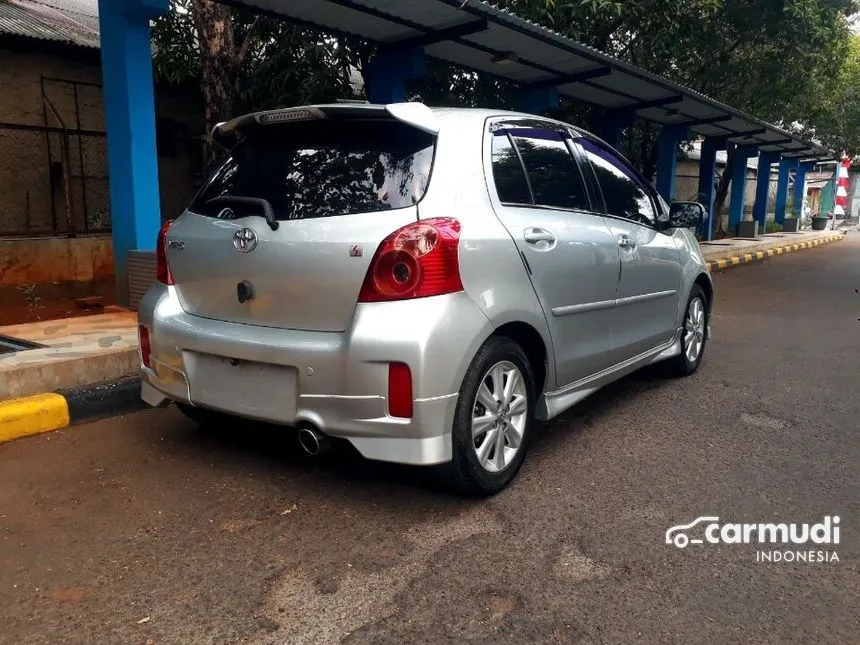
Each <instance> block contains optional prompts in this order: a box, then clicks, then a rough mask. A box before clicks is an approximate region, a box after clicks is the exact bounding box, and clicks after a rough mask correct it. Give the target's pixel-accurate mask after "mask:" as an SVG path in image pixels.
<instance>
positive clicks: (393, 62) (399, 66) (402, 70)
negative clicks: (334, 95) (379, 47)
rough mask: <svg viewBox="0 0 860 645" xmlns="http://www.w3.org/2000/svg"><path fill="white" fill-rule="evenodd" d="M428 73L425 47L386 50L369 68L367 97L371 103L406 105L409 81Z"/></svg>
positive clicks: (376, 57) (375, 58) (377, 56)
mask: <svg viewBox="0 0 860 645" xmlns="http://www.w3.org/2000/svg"><path fill="white" fill-rule="evenodd" d="M426 71H427V65H426V61H425V60H424V49H423V48H421V47H409V48H406V49H396V50H394V49H392V50H386V51H382V52H380V53H379V54H377V55H376V56H374V57H373V59H372V60H371V61H370V63H369V66H368V88H367V98H368V100H370V102H371V103H383V104H386V103H402V102H403V101H405V100H406V83H407V81H409V80H412V79H414V78H420V77H422V76H424V74H425V72H426Z"/></svg>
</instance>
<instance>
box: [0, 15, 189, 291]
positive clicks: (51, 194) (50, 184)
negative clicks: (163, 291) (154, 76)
mask: <svg viewBox="0 0 860 645" xmlns="http://www.w3.org/2000/svg"><path fill="white" fill-rule="evenodd" d="M0 88H2V91H0V205H2V208H0V243H2V246H0V253H2V257H3V267H4V270H3V271H2V274H0V286H3V285H11V284H25V283H27V284H30V283H41V282H54V281H57V280H69V281H87V280H91V279H92V278H93V277H94V274H98V275H97V276H95V277H103V278H105V280H107V281H111V280H113V277H112V275H113V269H112V266H113V260H112V251H111V238H110V226H111V212H110V203H109V198H108V176H107V175H108V164H107V139H106V129H105V122H104V109H103V99H102V86H101V62H100V57H99V21H98V0H0ZM156 103H157V106H156V109H157V123H156V127H157V139H158V142H157V143H158V151H157V152H158V164H159V181H160V201H161V212H162V213H163V216H164V217H166V218H167V217H175V216H176V215H178V214H179V213H180V212H181V211H182V209H183V208H184V207H185V205H186V204H187V202H188V200H189V198H190V196H191V195H192V193H193V191H194V189H195V186H196V185H198V184H199V182H200V180H201V179H202V177H201V173H202V171H203V163H202V160H203V158H202V143H201V135H202V134H203V128H204V124H203V111H202V103H201V100H200V98H199V95H198V90H197V88H191V89H177V88H173V87H158V88H156ZM88 257H94V258H95V259H94V260H93V261H92V262H93V263H94V264H90V263H89V261H88V260H87V258H88Z"/></svg>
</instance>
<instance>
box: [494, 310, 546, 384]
mask: <svg viewBox="0 0 860 645" xmlns="http://www.w3.org/2000/svg"><path fill="white" fill-rule="evenodd" d="M492 335H493V336H501V337H504V338H509V339H510V340H512V341H514V342H515V343H516V344H517V345H519V346H520V347H521V348H522V350H523V351H524V352H525V354H526V356H527V357H528V359H529V363H530V365H531V368H532V372H533V374H534V379H535V393H536V395H537V396H540V395H541V394H543V391H544V388H545V387H546V382H547V371H548V365H549V362H548V360H547V358H548V357H547V347H546V344H545V343H544V340H543V338H542V337H541V335H540V332H538V330H537V329H535V328H534V327H532V326H531V325H529V324H528V323H525V322H519V321H516V322H509V323H505V324H504V325H501V326H500V327H498V328H496V329H495V331H494V332H493V334H492Z"/></svg>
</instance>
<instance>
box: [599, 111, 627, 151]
mask: <svg viewBox="0 0 860 645" xmlns="http://www.w3.org/2000/svg"><path fill="white" fill-rule="evenodd" d="M636 118H637V117H636V113H635V112H631V111H629V110H607V111H606V113H605V114H604V115H603V118H602V119H601V122H600V126H599V127H598V129H597V130H598V132H597V133H598V135H599V136H600V138H601V139H603V140H604V141H606V143H608V144H609V145H610V146H612V147H613V148H615V149H616V150H618V149H620V148H621V134H622V133H623V132H624V130H625V129H627V128H629V127H630V126H632V125H633V124H634V123H636Z"/></svg>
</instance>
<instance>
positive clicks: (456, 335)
mask: <svg viewBox="0 0 860 645" xmlns="http://www.w3.org/2000/svg"><path fill="white" fill-rule="evenodd" d="M486 118H487V117H486V115H484V114H481V113H476V112H470V111H431V110H430V109H429V108H426V107H425V106H423V105H420V104H405V105H403V104H402V105H393V106H388V107H385V106H372V105H352V104H343V105H331V106H315V107H307V108H298V109H291V110H280V111H274V112H266V113H259V114H253V115H249V116H246V117H240V118H239V119H236V120H234V121H231V122H229V123H227V124H225V125H223V126H221V128H220V133H219V134H220V136H221V137H224V138H230V139H231V144H230V145H231V146H232V147H231V151H230V153H229V156H228V158H227V160H226V161H225V162H224V163H223V165H221V167H220V168H219V169H218V170H217V171H216V172H215V173H214V175H213V176H212V178H211V179H210V180H209V181H208V182H207V183H206V185H205V186H204V187H203V188H202V189H201V190H200V192H199V194H198V195H197V196H196V197H195V198H194V200H193V201H192V203H191V204H190V205H189V207H188V209H187V210H186V212H184V213H183V214H182V215H181V216H180V217H179V218H177V219H176V220H175V221H173V222H170V223H168V224H167V225H165V226H164V228H163V229H162V231H161V234H160V236H159V240H158V246H157V265H158V276H157V278H158V281H157V283H156V284H155V285H154V286H153V287H152V288H151V289H150V291H149V292H148V293H147V295H146V296H145V298H144V300H143V302H142V303H141V306H140V312H139V317H140V351H141V363H142V376H143V398H144V399H145V400H146V401H147V402H148V403H150V404H151V405H163V404H167V403H169V402H177V403H178V404H180V407H181V409H182V410H183V411H184V412H185V413H186V414H187V415H188V416H191V417H192V418H194V419H196V420H202V421H208V420H211V419H213V418H221V419H229V418H231V417H232V416H238V417H244V418H249V419H256V420H261V421H266V422H270V423H276V424H282V425H285V426H294V427H299V428H301V436H302V437H303V438H304V446H305V448H306V449H307V450H308V451H310V452H315V451H317V450H319V449H320V448H321V447H323V446H324V444H325V442H326V441H327V440H328V438H329V437H337V438H341V439H345V440H348V441H349V442H351V443H352V444H353V446H355V448H356V449H358V451H359V452H360V453H361V454H363V455H364V456H365V457H368V458H370V459H378V460H384V461H393V462H399V463H405V464H416V465H443V464H444V465H445V466H444V468H445V469H447V473H448V475H449V477H450V479H451V480H452V481H453V483H455V484H457V485H459V486H460V488H462V489H465V490H468V491H471V492H479V493H487V492H493V491H495V490H498V489H500V488H502V487H503V486H504V485H505V484H506V483H507V482H508V481H509V480H510V479H511V478H512V477H513V476H514V475H515V473H516V471H517V469H518V468H519V465H520V463H521V461H522V459H523V457H524V455H525V449H526V444H527V442H528V439H529V435H530V430H531V424H532V421H533V419H534V418H535V414H536V412H537V411H538V410H537V407H538V403H539V397H541V395H542V394H543V393H544V392H545V391H546V390H547V389H555V387H556V375H555V368H554V355H553V351H552V349H551V348H552V340H551V331H550V329H549V327H548V325H547V320H546V314H545V312H544V311H543V308H542V306H541V303H540V299H539V298H538V297H537V295H536V292H535V288H534V286H533V285H532V282H531V280H530V277H529V271H528V267H527V266H526V264H525V263H526V261H527V258H525V257H524V256H523V255H522V254H521V253H520V252H518V250H517V245H516V243H515V242H514V240H512V237H511V233H510V232H509V230H508V229H506V227H505V226H504V225H503V224H502V222H501V221H500V220H499V218H498V217H496V215H495V213H494V210H493V204H492V201H491V198H490V195H489V194H488V187H487V181H486V178H485V170H486V164H485V161H486V159H485V151H486V149H487V140H486V139H485V132H486V128H485V125H486ZM614 288H615V287H614V286H612V289H614ZM676 307H677V306H676ZM671 316H672V317H673V320H674V317H675V311H674V310H673V311H672V312H671ZM680 317H681V314H679V319H680ZM673 325H674V322H673ZM673 331H674V327H673ZM551 414H552V412H551V411H544V413H543V414H542V415H541V416H544V417H547V416H550V415H551Z"/></svg>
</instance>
